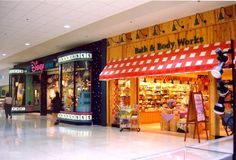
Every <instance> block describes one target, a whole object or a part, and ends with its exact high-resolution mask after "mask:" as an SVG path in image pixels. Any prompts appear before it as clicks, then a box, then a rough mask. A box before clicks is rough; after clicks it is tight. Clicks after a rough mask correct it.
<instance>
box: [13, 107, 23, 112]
mask: <svg viewBox="0 0 236 160" xmlns="http://www.w3.org/2000/svg"><path fill="white" fill-rule="evenodd" d="M11 110H12V111H25V107H12V109H11Z"/></svg>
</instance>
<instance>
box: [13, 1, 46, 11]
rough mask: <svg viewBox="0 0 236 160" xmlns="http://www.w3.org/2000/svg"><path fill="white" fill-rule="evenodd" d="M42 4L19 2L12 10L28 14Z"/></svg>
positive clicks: (38, 2)
mask: <svg viewBox="0 0 236 160" xmlns="http://www.w3.org/2000/svg"><path fill="white" fill-rule="evenodd" d="M41 3H42V2H40V1H20V3H19V4H18V5H17V6H16V7H15V8H14V11H24V12H30V11H32V10H34V9H36V8H37V7H38V6H39V5H40V4H41Z"/></svg>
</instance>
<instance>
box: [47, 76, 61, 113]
mask: <svg viewBox="0 0 236 160" xmlns="http://www.w3.org/2000/svg"><path fill="white" fill-rule="evenodd" d="M58 78H59V76H58V74H50V75H48V79H47V110H51V106H52V104H51V102H52V99H53V98H54V97H55V96H56V95H55V93H56V91H59V88H58Z"/></svg>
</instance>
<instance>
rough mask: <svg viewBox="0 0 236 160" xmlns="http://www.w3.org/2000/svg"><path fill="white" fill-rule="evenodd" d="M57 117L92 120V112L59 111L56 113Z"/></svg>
mask: <svg viewBox="0 0 236 160" xmlns="http://www.w3.org/2000/svg"><path fill="white" fill-rule="evenodd" d="M57 117H58V118H59V119H62V120H75V121H91V120H92V113H91V114H66V113H59V114H58V115H57Z"/></svg>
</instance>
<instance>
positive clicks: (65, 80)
mask: <svg viewBox="0 0 236 160" xmlns="http://www.w3.org/2000/svg"><path fill="white" fill-rule="evenodd" d="M73 98H74V62H70V63H65V64H62V102H63V109H64V110H65V111H74V103H73Z"/></svg>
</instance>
